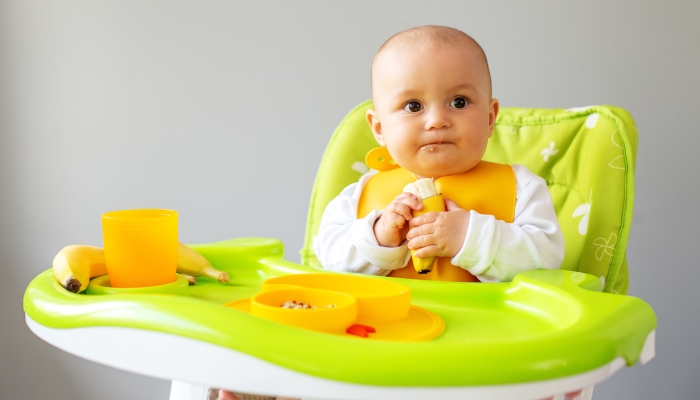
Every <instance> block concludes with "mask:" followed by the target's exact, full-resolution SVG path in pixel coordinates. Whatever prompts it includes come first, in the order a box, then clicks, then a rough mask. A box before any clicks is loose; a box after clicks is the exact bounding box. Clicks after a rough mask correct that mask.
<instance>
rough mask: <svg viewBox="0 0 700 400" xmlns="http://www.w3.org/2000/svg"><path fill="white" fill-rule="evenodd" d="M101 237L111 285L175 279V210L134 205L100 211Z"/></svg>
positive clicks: (149, 283)
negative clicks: (115, 209) (118, 209)
mask: <svg viewBox="0 0 700 400" xmlns="http://www.w3.org/2000/svg"><path fill="white" fill-rule="evenodd" d="M102 237H103V240H104V249H105V263H106V264H107V274H108V275H109V281H110V284H111V286H112V287H120V288H132V287H145V286H156V285H164V284H166V283H171V282H173V281H174V280H175V271H176V270H177V246H178V241H177V212H176V211H173V210H160V209H138V210H121V211H111V212H108V213H105V214H102Z"/></svg>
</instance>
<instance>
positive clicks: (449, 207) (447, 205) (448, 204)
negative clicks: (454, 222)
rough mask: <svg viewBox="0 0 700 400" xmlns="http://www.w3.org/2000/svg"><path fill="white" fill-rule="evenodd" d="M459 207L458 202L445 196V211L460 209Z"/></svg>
mask: <svg viewBox="0 0 700 400" xmlns="http://www.w3.org/2000/svg"><path fill="white" fill-rule="evenodd" d="M461 208H462V207H460V206H459V204H457V203H455V202H454V201H452V200H450V199H448V198H447V197H445V210H446V211H452V210H460V209H461Z"/></svg>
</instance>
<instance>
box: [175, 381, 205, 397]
mask: <svg viewBox="0 0 700 400" xmlns="http://www.w3.org/2000/svg"><path fill="white" fill-rule="evenodd" d="M207 391H208V388H207V387H205V386H204V385H199V384H196V383H190V382H183V381H175V380H174V381H172V383H171V384H170V400H206V398H207Z"/></svg>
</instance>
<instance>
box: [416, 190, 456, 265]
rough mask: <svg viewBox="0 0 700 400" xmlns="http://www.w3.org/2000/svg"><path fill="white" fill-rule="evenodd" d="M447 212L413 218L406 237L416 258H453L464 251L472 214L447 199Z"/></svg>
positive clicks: (431, 213)
mask: <svg viewBox="0 0 700 400" xmlns="http://www.w3.org/2000/svg"><path fill="white" fill-rule="evenodd" d="M445 208H446V210H447V211H445V212H430V213H427V214H423V215H421V216H419V217H416V218H413V219H411V222H410V227H411V230H410V231H408V234H406V239H407V240H408V248H409V249H411V250H416V252H415V253H414V256H416V257H430V256H438V257H450V258H452V257H454V256H456V255H457V253H459V251H460V250H461V249H462V245H463V244H464V238H465V237H466V236H467V228H468V227H469V211H467V210H465V209H463V208H460V207H459V206H458V205H457V203H455V202H454V201H452V200H449V199H447V198H445Z"/></svg>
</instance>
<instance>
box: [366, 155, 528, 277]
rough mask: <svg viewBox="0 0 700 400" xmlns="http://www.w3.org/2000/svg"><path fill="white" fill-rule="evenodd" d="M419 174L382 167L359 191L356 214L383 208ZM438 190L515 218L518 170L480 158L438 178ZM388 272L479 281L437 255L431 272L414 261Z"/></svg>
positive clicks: (467, 205)
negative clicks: (420, 269)
mask: <svg viewBox="0 0 700 400" xmlns="http://www.w3.org/2000/svg"><path fill="white" fill-rule="evenodd" d="M415 180H416V177H415V176H413V174H412V173H410V172H408V171H407V170H405V169H403V168H395V169H392V170H388V171H382V172H379V173H377V174H376V175H374V176H373V177H371V178H370V179H369V181H367V185H366V186H365V187H364V189H363V190H362V193H361V194H360V200H359V203H358V207H357V217H358V218H363V217H365V216H366V215H367V214H369V213H370V212H371V211H372V210H383V209H385V208H386V206H387V205H389V203H391V202H392V201H393V200H394V198H396V196H397V195H398V194H399V193H401V192H403V188H404V186H406V185H407V184H408V183H411V182H414V181H415ZM435 187H436V189H437V191H438V193H442V195H443V196H444V197H446V198H448V199H450V200H452V201H454V202H456V203H457V204H459V206H460V207H462V208H464V209H465V210H468V211H470V210H474V211H476V212H478V213H480V214H490V215H493V216H494V217H496V219H499V220H503V221H505V222H513V218H514V216H515V173H514V172H513V168H512V167H511V166H510V165H504V164H496V163H492V162H488V161H480V162H479V164H477V165H476V166H475V167H474V168H472V169H470V170H469V171H467V172H463V173H461V174H457V175H450V176H444V177H442V178H438V179H437V180H435ZM389 276H393V277H399V278H413V279H424V280H439V281H451V282H478V281H479V280H478V279H477V278H476V277H475V276H474V275H472V274H470V273H469V272H468V271H467V270H465V269H463V268H460V267H457V266H455V265H452V263H451V262H450V258H448V257H438V258H437V260H436V261H435V265H434V266H433V270H432V272H430V273H428V274H418V273H417V272H416V270H415V269H414V268H413V261H409V262H408V265H407V266H406V267H404V268H400V269H397V270H394V271H392V272H391V273H390V274H389Z"/></svg>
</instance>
